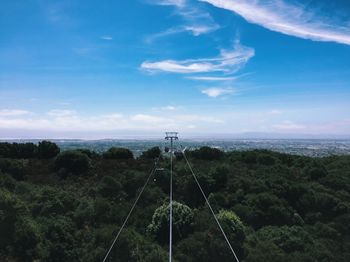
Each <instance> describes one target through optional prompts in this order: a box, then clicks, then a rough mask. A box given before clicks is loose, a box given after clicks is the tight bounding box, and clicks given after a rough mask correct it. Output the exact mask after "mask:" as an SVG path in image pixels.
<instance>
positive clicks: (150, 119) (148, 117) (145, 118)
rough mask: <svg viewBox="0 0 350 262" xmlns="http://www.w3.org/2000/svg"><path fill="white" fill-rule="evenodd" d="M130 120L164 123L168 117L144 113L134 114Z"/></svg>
mask: <svg viewBox="0 0 350 262" xmlns="http://www.w3.org/2000/svg"><path fill="white" fill-rule="evenodd" d="M131 120H133V121H137V122H145V123H162V122H163V123H166V122H168V119H166V118H163V117H159V116H153V115H146V114H136V115H134V116H132V117H131Z"/></svg>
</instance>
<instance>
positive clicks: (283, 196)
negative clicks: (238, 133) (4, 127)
mask: <svg viewBox="0 0 350 262" xmlns="http://www.w3.org/2000/svg"><path fill="white" fill-rule="evenodd" d="M39 147H40V148H41V149H40V150H39ZM56 147H57V146H56V145H55V144H54V143H51V142H42V143H40V145H39V146H36V145H33V144H16V143H12V144H10V143H0V260H1V261H19V262H20V261H57V262H58V261H84V262H85V261H87V262H94V261H102V260H103V258H104V256H105V254H106V251H107V249H108V248H109V246H110V244H111V242H112V241H113V239H114V237H115V236H116V234H117V232H118V230H119V228H120V226H121V225H122V224H123V222H124V219H125V217H126V216H127V215H128V212H129V210H130V209H131V207H132V206H133V203H134V201H135V198H136V197H137V195H138V193H139V192H140V189H141V187H142V186H143V185H144V183H145V181H146V179H147V177H148V174H149V171H150V170H151V168H152V165H153V164H154V161H153V158H154V156H155V155H156V154H158V152H159V151H158V149H157V148H153V149H151V150H149V151H147V152H145V153H143V154H142V156H141V157H140V158H138V159H135V160H133V156H132V154H131V152H130V151H128V150H126V149H120V148H114V149H110V150H108V151H107V152H105V153H104V155H103V157H101V156H100V155H99V154H97V153H95V152H93V151H90V150H85V149H78V150H73V151H66V152H62V153H61V154H59V155H58V156H57V153H58V150H57V148H56ZM39 151H40V152H41V153H39ZM43 152H46V153H43ZM50 152H51V153H50ZM39 155H40V158H39V159H38V156H39ZM44 156H45V157H44ZM55 156H57V158H56V159H55V158H54V157H55ZM188 156H189V160H190V162H191V163H192V166H193V170H194V172H195V174H196V176H197V178H198V181H199V183H200V184H201V186H202V188H203V190H204V193H205V194H206V196H207V197H208V198H209V202H210V203H211V205H212V207H213V209H214V212H216V213H217V218H218V220H219V221H220V223H221V225H222V228H223V230H224V231H225V233H226V235H227V237H228V239H229V241H230V243H231V245H232V246H233V248H234V250H235V251H236V253H237V255H238V258H239V259H240V261H247V262H250V261H253V262H254V261H287V262H294V261H305V262H306V261H308V262H313V261H315V262H316V261H324V262H328V261H329V262H330V261H332V262H333V261H335V262H338V261H339V262H347V261H350V240H349V235H350V223H349V221H350V215H349V214H350V156H332V157H327V158H310V157H304V156H293V155H287V154H280V153H276V152H271V151H267V150H253V151H245V152H239V151H234V152H222V151H220V150H217V149H213V148H201V149H198V150H195V151H193V152H188ZM108 159H119V160H120V161H113V160H112V161H111V160H108ZM129 160H131V161H129ZM169 166H170V162H169V159H167V158H165V159H161V161H160V166H159V167H163V168H164V169H159V170H158V171H157V172H156V173H155V174H154V176H153V177H152V178H151V179H150V180H149V183H148V185H147V187H146V188H145V190H144V192H143V194H142V195H141V198H140V199H139V201H138V203H137V205H136V207H135V209H134V211H133V212H132V213H131V216H130V218H129V220H128V223H127V224H126V228H125V229H124V230H123V231H122V233H121V235H120V236H119V239H118V241H117V242H116V245H115V247H114V248H113V249H112V252H111V256H110V258H109V261H149V262H154V261H155V262H157V261H166V260H167V254H168V241H169V239H168V237H169V235H168V234H169V231H168V230H169V206H168V203H167V202H166V203H165V201H167V196H168V193H169V182H170V179H169V178H170V172H169ZM55 167H56V169H55ZM57 168H59V169H60V170H59V171H57ZM70 173H75V174H79V173H82V174H84V173H85V174H89V175H88V176H78V175H68V174H70ZM59 175H65V179H61V178H62V177H60V176H59ZM173 183H174V188H173V193H174V195H173V197H174V199H176V200H177V201H178V202H174V206H173V208H174V209H173V215H174V217H173V218H174V226H173V234H174V242H173V251H174V253H173V254H174V261H184V262H187V261H188V262H190V261H191V262H212V261H220V262H226V261H234V257H233V255H232V253H231V251H230V249H229V248H228V246H227V243H226V242H225V239H224V238H223V236H222V234H221V231H220V229H219V227H218V226H217V224H216V222H215V220H214V218H213V217H212V215H211V213H210V210H209V209H208V207H207V205H206V203H205V201H204V198H203V196H202V194H201V192H200V190H199V189H198V186H197V184H196V183H195V180H194V179H193V177H192V175H191V173H190V171H189V169H188V167H187V166H186V162H185V161H182V160H179V161H176V162H174V172H173ZM164 203H165V204H164ZM180 203H183V204H180ZM185 204H186V205H185ZM187 205H188V206H187Z"/></svg>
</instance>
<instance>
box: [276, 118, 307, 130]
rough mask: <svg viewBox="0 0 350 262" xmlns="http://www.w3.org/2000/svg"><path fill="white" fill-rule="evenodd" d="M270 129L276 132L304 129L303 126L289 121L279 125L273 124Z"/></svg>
mask: <svg viewBox="0 0 350 262" xmlns="http://www.w3.org/2000/svg"><path fill="white" fill-rule="evenodd" d="M272 127H273V128H274V129H277V130H299V129H305V128H306V127H305V126H304V125H301V124H298V123H295V122H293V121H289V120H285V121H283V122H281V123H279V124H275V125H273V126H272Z"/></svg>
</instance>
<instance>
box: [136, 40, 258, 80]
mask: <svg viewBox="0 0 350 262" xmlns="http://www.w3.org/2000/svg"><path fill="white" fill-rule="evenodd" d="M254 55H255V52H254V49H252V48H249V47H245V46H242V45H241V44H239V43H238V42H237V43H236V44H235V47H234V49H233V50H225V49H222V50H221V51H220V55H219V56H217V57H214V58H203V59H189V60H180V61H179V60H163V61H157V62H149V61H145V62H143V63H142V64H141V69H143V70H146V71H148V72H153V73H154V72H169V73H180V74H193V73H210V72H222V73H225V74H232V73H234V72H237V71H238V70H239V69H240V68H242V67H243V66H244V65H245V64H246V63H247V62H248V61H249V59H251V58H252V57H253V56H254Z"/></svg>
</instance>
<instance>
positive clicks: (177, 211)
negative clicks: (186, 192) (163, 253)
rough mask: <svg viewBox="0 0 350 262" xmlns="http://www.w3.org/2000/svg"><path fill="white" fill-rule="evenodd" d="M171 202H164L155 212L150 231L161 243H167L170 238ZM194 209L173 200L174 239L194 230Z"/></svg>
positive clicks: (149, 227)
mask: <svg viewBox="0 0 350 262" xmlns="http://www.w3.org/2000/svg"><path fill="white" fill-rule="evenodd" d="M169 210H170V206H169V204H167V203H166V204H163V205H162V206H160V207H159V208H157V209H156V211H155V212H154V214H153V217H152V223H151V224H150V225H149V226H148V231H149V232H150V233H151V234H153V235H155V237H156V239H157V240H158V241H159V242H160V243H166V242H167V240H168V238H169ZM192 223H193V211H192V210H191V208H189V207H188V206H186V205H184V204H181V203H178V202H176V201H174V202H173V227H174V230H173V239H174V240H175V241H176V240H178V239H180V238H183V237H186V236H187V235H188V234H189V233H190V232H191V230H192V226H193V224H192Z"/></svg>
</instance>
